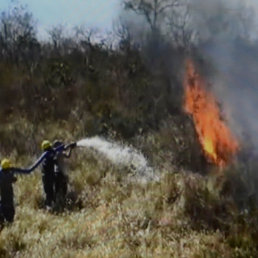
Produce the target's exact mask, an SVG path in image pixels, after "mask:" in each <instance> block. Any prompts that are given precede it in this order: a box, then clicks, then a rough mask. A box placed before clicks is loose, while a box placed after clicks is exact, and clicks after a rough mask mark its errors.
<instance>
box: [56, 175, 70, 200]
mask: <svg viewBox="0 0 258 258" xmlns="http://www.w3.org/2000/svg"><path fill="white" fill-rule="evenodd" d="M67 184H68V178H67V176H66V175H64V174H63V173H61V172H59V173H56V175H55V193H56V195H59V196H60V197H62V198H64V197H65V196H66V194H67V188H68V187H67Z"/></svg>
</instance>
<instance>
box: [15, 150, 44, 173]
mask: <svg viewBox="0 0 258 258" xmlns="http://www.w3.org/2000/svg"><path fill="white" fill-rule="evenodd" d="M48 153H49V152H48V151H46V152H44V153H43V154H42V155H41V156H40V157H39V158H38V159H37V160H36V161H35V162H34V164H33V165H32V166H31V167H29V168H14V169H13V170H14V173H17V174H29V173H31V172H32V171H33V170H35V169H36V168H37V167H38V166H39V165H40V164H41V163H42V161H43V160H44V159H45V158H46V156H47V155H48Z"/></svg>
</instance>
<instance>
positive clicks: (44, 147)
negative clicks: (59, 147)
mask: <svg viewBox="0 0 258 258" xmlns="http://www.w3.org/2000/svg"><path fill="white" fill-rule="evenodd" d="M50 147H52V144H51V142H50V141H48V140H44V141H43V142H42V143H41V149H42V150H44V151H45V150H47V149H48V148H50Z"/></svg>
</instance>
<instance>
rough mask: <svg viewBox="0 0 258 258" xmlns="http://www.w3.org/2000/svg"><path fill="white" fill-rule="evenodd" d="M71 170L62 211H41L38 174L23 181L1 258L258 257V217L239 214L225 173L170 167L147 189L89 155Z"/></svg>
mask: <svg viewBox="0 0 258 258" xmlns="http://www.w3.org/2000/svg"><path fill="white" fill-rule="evenodd" d="M14 157H15V154H14ZM28 161H29V159H28V158H20V159H17V163H18V164H19V163H21V162H23V163H25V164H26V163H28ZM69 167H70V174H69V175H70V189H69V192H70V197H71V202H70V204H69V205H68V206H67V209H65V210H63V211H56V212H55V211H52V212H51V211H47V210H45V209H43V208H42V201H43V193H42V184H41V175H40V173H39V171H37V172H36V173H34V174H32V175H29V176H19V178H18V182H17V183H16V184H15V196H16V216H15V221H14V223H13V224H11V225H5V226H4V227H3V229H2V231H1V234H0V256H1V257H257V255H258V251H257V241H256V240H257V236H258V230H257V212H256V211H255V210H253V211H252V212H246V213H243V212H240V211H239V209H238V208H237V206H236V204H235V202H234V201H233V198H232V197H231V196H230V195H227V194H222V192H223V188H224V186H225V182H226V180H227V178H226V176H223V175H222V174H220V175H213V176H212V175H210V176H200V175H198V174H193V173H191V172H184V171H179V170H178V171H175V170H174V169H171V171H170V170H166V171H161V172H157V173H160V176H161V179H160V181H157V182H148V183H141V182H139V181H138V180H132V178H130V180H128V176H127V175H128V171H127V170H126V169H123V168H116V167H114V166H113V165H112V164H111V163H109V162H108V161H106V160H105V159H104V158H103V157H98V156H96V155H95V153H92V152H91V151H88V150H85V151H84V150H83V151H82V150H81V151H79V150H76V151H75V153H74V154H73V157H72V159H71V160H70V161H69Z"/></svg>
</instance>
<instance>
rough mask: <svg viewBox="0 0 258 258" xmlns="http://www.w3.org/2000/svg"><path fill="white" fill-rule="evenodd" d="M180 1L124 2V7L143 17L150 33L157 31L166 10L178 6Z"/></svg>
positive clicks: (147, 0) (141, 0) (139, 0)
mask: <svg viewBox="0 0 258 258" xmlns="http://www.w3.org/2000/svg"><path fill="white" fill-rule="evenodd" d="M180 5H181V4H180V0H125V1H124V7H125V9H126V10H131V11H133V12H135V13H137V14H139V15H141V16H143V17H144V18H145V20H146V22H147V23H148V25H149V26H150V29H151V31H152V32H154V33H155V32H156V31H157V30H158V26H159V22H160V21H161V20H162V19H163V18H164V15H165V14H166V13H167V12H168V10H170V9H173V8H175V7H178V6H180Z"/></svg>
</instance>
